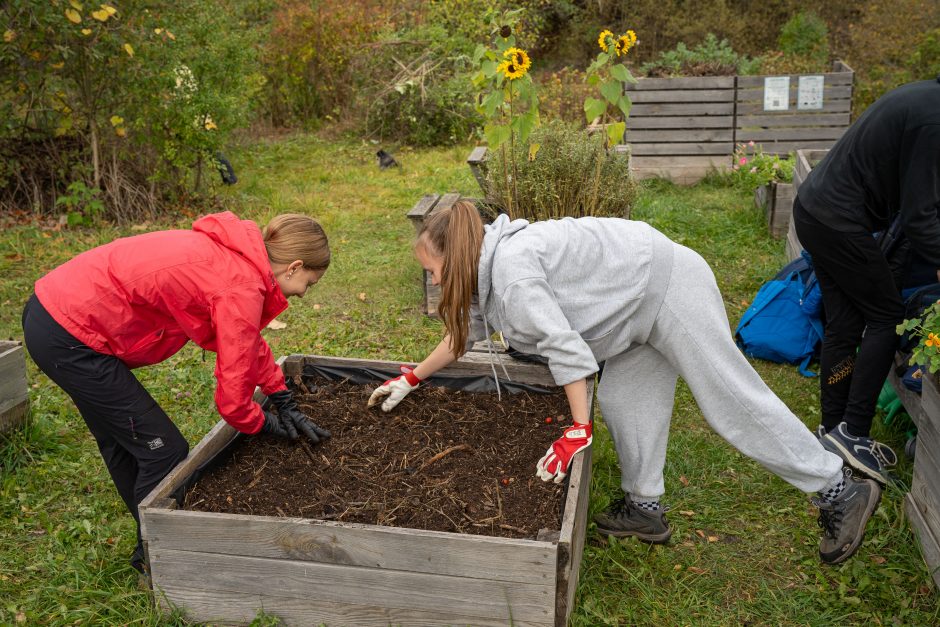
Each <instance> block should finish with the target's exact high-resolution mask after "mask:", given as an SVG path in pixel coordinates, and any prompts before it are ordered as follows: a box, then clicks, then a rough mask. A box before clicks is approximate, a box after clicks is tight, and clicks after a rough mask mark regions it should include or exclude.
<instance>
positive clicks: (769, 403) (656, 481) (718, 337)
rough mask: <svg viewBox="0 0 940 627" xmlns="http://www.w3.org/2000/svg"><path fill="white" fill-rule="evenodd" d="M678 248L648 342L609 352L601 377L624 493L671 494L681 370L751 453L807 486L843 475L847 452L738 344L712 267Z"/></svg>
mask: <svg viewBox="0 0 940 627" xmlns="http://www.w3.org/2000/svg"><path fill="white" fill-rule="evenodd" d="M675 246H676V248H675V255H674V257H673V267H672V275H671V277H670V279H669V286H668V288H667V290H666V296H665V298H664V300H663V305H662V309H661V310H660V312H659V314H658V315H657V317H656V322H655V323H654V325H653V329H652V332H651V333H650V336H649V339H648V340H647V343H646V344H643V345H639V346H636V347H633V348H631V349H630V350H628V351H627V352H625V353H621V354H620V355H617V356H615V357H613V358H610V359H608V360H607V362H606V364H605V366H604V373H603V376H602V377H601V381H600V384H599V385H598V391H597V400H598V404H599V406H600V409H601V412H602V413H603V416H604V422H605V423H606V424H607V427H608V429H609V430H610V434H611V436H612V437H613V440H614V445H615V446H616V448H617V457H618V458H619V461H620V468H621V487H622V488H623V491H624V492H625V493H627V494H629V495H631V496H632V497H633V498H634V499H636V500H644V499H645V500H657V499H658V498H659V497H660V496H662V495H663V494H664V492H665V486H664V483H663V466H664V464H665V461H666V442H667V440H668V438H669V423H670V420H671V418H672V410H673V403H674V399H675V392H676V378H677V377H678V376H681V377H682V378H683V379H684V380H685V381H686V383H687V384H688V385H689V388H690V389H691V391H692V395H693V396H694V397H695V400H696V401H697V402H698V405H699V407H700V408H701V410H702V414H704V416H705V420H706V421H707V422H708V424H709V425H710V426H711V427H712V428H713V429H714V430H715V431H716V432H717V433H718V435H720V436H721V437H723V438H724V439H725V440H727V441H728V442H729V443H730V444H731V445H732V446H734V447H735V448H737V449H738V450H739V451H741V452H742V453H743V454H745V455H747V456H748V457H750V458H751V459H754V460H756V461H757V462H758V463H760V464H761V465H763V466H764V467H765V468H767V469H768V470H770V471H771V472H773V473H774V474H776V475H777V476H779V477H780V478H781V479H783V480H784V481H787V482H788V483H790V484H791V485H793V486H795V487H797V488H799V489H800V490H802V491H804V492H816V491H819V490H821V489H823V488H825V487H827V486H829V485H832V484H834V483H836V482H838V481H839V479H840V478H841V469H842V460H841V459H840V458H839V457H838V456H836V455H833V454H832V453H829V452H828V451H826V450H825V449H824V448H823V447H822V445H821V444H819V442H818V441H817V439H816V437H815V436H814V435H813V434H812V433H811V432H810V430H809V429H808V428H807V427H806V426H805V425H804V424H803V423H802V422H801V421H800V419H799V418H797V417H796V416H795V415H794V414H793V412H791V411H790V410H789V409H788V408H787V406H786V405H784V403H783V401H781V400H780V399H779V398H777V396H776V395H775V394H774V393H773V392H772V391H771V390H770V388H768V387H767V385H766V384H765V383H764V381H763V380H762V379H761V378H760V375H758V374H757V372H756V371H755V370H754V369H753V368H752V367H751V365H750V364H749V363H748V361H747V359H745V357H744V355H743V354H742V353H741V351H740V350H738V347H737V346H736V345H735V343H734V341H733V339H732V335H731V332H730V327H729V324H728V317H727V314H726V313H725V307H724V303H723V301H722V298H721V294H720V292H719V291H718V285H717V284H716V282H715V277H714V275H713V274H712V271H711V268H710V267H709V266H708V264H707V263H706V262H705V260H704V259H702V257H701V256H699V254H698V253H696V252H695V251H693V250H690V249H688V248H686V247H684V246H680V245H678V244H676V245H675Z"/></svg>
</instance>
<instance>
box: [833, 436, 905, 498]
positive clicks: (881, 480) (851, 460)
mask: <svg viewBox="0 0 940 627" xmlns="http://www.w3.org/2000/svg"><path fill="white" fill-rule="evenodd" d="M823 440H825V441H826V442H830V443H831V444H832V445H833V446H835V447H836V448H837V449H838V450H839V452H838V453H836V455H838V456H839V457H841V458H842V459H843V461H845V463H846V464H848V465H849V466H851V467H852V469H853V470H857V471H859V472H860V473H862V474H863V475H865V476H866V477H868V478H869V479H873V480H874V481H875V482H876V483H878V485H879V486H880V487H882V488H884V487H887V485H888V479H887V477H885V476H884V475H883V474H881V473H880V472H878V471H877V470H872V469H871V468H869V467H868V466H866V465H865V464H863V463H861V462H859V461H858V460H856V459H855V456H854V455H852V453H850V452H849V450H848V449H846V448H845V447H844V446H842V444H840V443H839V441H838V440H836V439H835V438H830V437H829V436H828V435H826V436H823V438H822V439H820V440H819V442H820V444H822V442H823ZM823 448H826V447H825V445H823ZM826 450H828V449H826ZM829 452H830V453H831V452H833V451H829Z"/></svg>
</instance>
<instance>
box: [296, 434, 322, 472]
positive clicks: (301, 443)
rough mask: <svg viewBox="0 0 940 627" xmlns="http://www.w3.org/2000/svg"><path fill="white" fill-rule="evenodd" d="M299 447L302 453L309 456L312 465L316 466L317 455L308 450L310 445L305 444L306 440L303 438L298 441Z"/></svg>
mask: <svg viewBox="0 0 940 627" xmlns="http://www.w3.org/2000/svg"><path fill="white" fill-rule="evenodd" d="M300 448H302V449H303V450H304V453H306V454H307V457H309V458H310V461H311V462H312V463H313V465H314V466H317V465H318V464H319V462H318V461H317V456H316V455H314V454H313V451H312V450H310V445H309V444H307V442H306V441H304V440H301V441H300Z"/></svg>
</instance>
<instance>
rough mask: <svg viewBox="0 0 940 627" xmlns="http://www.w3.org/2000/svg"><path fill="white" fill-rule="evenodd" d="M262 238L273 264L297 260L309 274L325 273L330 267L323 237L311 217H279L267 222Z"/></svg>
mask: <svg viewBox="0 0 940 627" xmlns="http://www.w3.org/2000/svg"><path fill="white" fill-rule="evenodd" d="M262 235H263V237H264V247H265V249H266V250H267V251H268V259H270V260H271V262H272V263H292V262H294V261H296V260H298V259H299V260H301V261H302V262H304V267H305V268H307V269H309V270H326V269H327V268H328V267H329V265H330V243H329V241H328V240H327V238H326V233H325V232H324V231H323V227H322V226H320V223H319V222H317V221H316V220H314V219H313V218H311V217H310V216H305V215H303V214H300V213H282V214H281V215H279V216H275V217H273V218H272V219H271V221H270V222H268V225H267V226H266V227H264V231H263V232H262Z"/></svg>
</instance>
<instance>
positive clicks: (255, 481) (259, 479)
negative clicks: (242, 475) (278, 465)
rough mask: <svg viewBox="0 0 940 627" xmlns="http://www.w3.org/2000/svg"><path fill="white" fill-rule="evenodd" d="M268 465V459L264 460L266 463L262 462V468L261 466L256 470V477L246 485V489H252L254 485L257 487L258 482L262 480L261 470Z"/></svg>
mask: <svg viewBox="0 0 940 627" xmlns="http://www.w3.org/2000/svg"><path fill="white" fill-rule="evenodd" d="M267 465H268V460H264V463H263V464H261V468H259V469H258V470H256V471H255V478H254V479H252V480H251V483H249V484H248V485H247V486H246V487H245V490H250V489H252V488H253V487H255V485H257V483H258V482H259V481H261V471H263V470H264V467H265V466H267Z"/></svg>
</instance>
